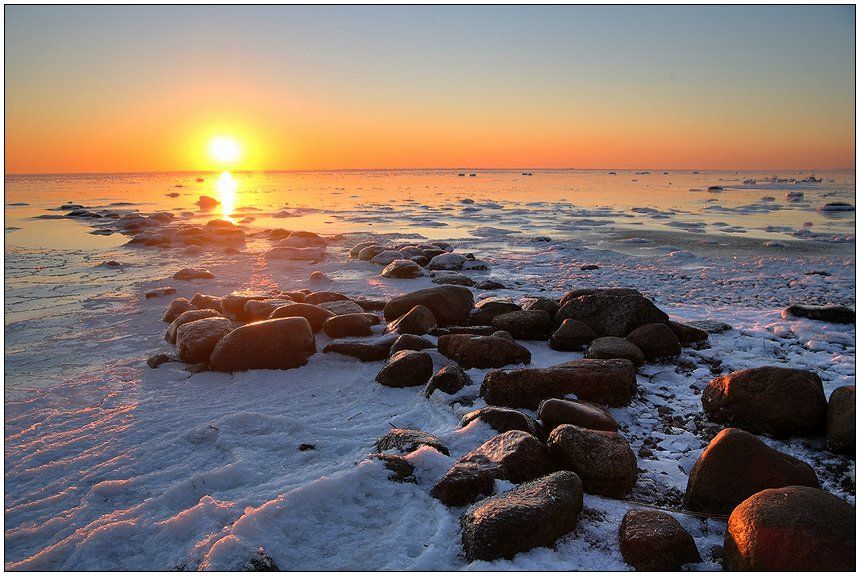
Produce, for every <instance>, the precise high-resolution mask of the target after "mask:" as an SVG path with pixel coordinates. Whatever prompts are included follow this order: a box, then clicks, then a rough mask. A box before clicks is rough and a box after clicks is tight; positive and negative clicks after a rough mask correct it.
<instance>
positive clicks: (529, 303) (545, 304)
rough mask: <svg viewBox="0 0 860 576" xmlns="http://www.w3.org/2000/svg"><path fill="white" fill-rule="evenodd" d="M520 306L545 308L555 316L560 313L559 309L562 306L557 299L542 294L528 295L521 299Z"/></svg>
mask: <svg viewBox="0 0 860 576" xmlns="http://www.w3.org/2000/svg"><path fill="white" fill-rule="evenodd" d="M520 306H522V309H523V310H543V311H544V312H548V313H549V315H550V316H552V317H553V318H554V317H555V315H556V314H557V313H558V309H559V308H561V305H560V304H559V303H558V301H557V300H553V299H552V298H544V297H542V296H527V297H525V298H523V299H522V300H520Z"/></svg>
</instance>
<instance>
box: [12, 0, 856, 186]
mask: <svg viewBox="0 0 860 576" xmlns="http://www.w3.org/2000/svg"><path fill="white" fill-rule="evenodd" d="M5 16H6V25H5V54H6V55H5V65H6V69H5V85H6V90H5V97H6V109H5V113H6V136H5V137H6V169H7V171H8V172H31V173H32V172H90V171H149V170H184V169H206V168H211V167H212V160H211V159H210V158H209V157H208V154H207V143H208V142H209V141H210V140H211V139H212V138H213V137H214V136H216V135H228V136H232V137H234V138H236V139H237V140H238V141H239V142H240V143H241V146H242V148H243V157H242V161H241V167H242V168H267V169H304V168H398V167H400V168H407V167H522V168H526V167H578V168H588V167H601V168H605V167H616V168H697V169H708V168H736V169H743V168H762V169H765V168H774V169H775V168H811V169H826V168H851V167H853V166H854V122H855V117H854V94H855V92H854V91H855V78H854V71H855V63H854V36H855V28H854V7H853V6H819V7H806V6H761V7H753V6H722V7H683V6H678V7H670V6H663V7H647V6H637V7H634V6H614V7H613V6H600V7H596V6H594V7H589V6H556V7H546V6H544V7H499V6H493V7H454V6H449V7H384V6H376V7H358V6H354V7H344V6H331V7H325V6H317V7H301V6H296V7H285V6H268V7H264V6H256V7H239V6H232V7H230V6H224V7H214V6H208V7H207V6H184V7H183V6H175V7H171V6H140V7H126V6H80V7H76V6H65V7H63V6H7V7H6V8H5Z"/></svg>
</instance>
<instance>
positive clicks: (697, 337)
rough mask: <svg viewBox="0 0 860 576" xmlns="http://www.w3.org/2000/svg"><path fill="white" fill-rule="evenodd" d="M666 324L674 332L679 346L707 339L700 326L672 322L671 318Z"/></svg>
mask: <svg viewBox="0 0 860 576" xmlns="http://www.w3.org/2000/svg"><path fill="white" fill-rule="evenodd" d="M668 326H669V329H670V330H671V331H672V332H673V333H674V334H675V337H676V338H677V339H678V342H679V343H680V344H681V346H690V345H691V344H696V343H697V342H706V341H707V340H708V333H707V332H706V331H705V330H702V329H701V328H697V327H695V326H691V325H689V324H681V323H680V322H673V321H671V320H669V323H668Z"/></svg>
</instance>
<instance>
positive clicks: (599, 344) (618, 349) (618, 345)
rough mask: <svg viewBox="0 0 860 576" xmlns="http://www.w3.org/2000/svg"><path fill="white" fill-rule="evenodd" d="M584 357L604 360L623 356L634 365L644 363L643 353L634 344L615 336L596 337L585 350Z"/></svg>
mask: <svg viewBox="0 0 860 576" xmlns="http://www.w3.org/2000/svg"><path fill="white" fill-rule="evenodd" d="M585 357H586V358H597V359H604V360H608V359H611V358H623V359H625V360H630V361H631V362H633V364H634V365H635V366H641V365H642V364H644V363H645V355H644V354H643V353H642V351H641V350H640V349H639V347H638V346H636V344H633V343H632V342H629V341H627V340H625V339H624V338H618V337H617V336H604V337H602V338H597V339H596V340H594V341H593V342H592V343H591V345H590V346H589V347H588V350H586V352H585Z"/></svg>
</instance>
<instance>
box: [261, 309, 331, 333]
mask: <svg viewBox="0 0 860 576" xmlns="http://www.w3.org/2000/svg"><path fill="white" fill-rule="evenodd" d="M334 316H335V315H334V312H331V311H329V310H326V309H325V308H320V307H319V306H314V305H313V304H305V303H301V304H299V303H296V304H287V305H286V306H281V307H280V308H276V309H275V310H274V311H273V312H272V313H271V314H270V315H269V319H270V320H274V319H276V318H304V319H305V320H307V321H308V323H309V324H310V327H311V330H312V331H313V332H319V331H320V330H322V327H323V324H325V321H326V320H328V319H329V318H334Z"/></svg>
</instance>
